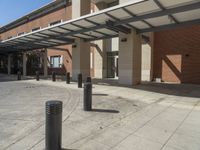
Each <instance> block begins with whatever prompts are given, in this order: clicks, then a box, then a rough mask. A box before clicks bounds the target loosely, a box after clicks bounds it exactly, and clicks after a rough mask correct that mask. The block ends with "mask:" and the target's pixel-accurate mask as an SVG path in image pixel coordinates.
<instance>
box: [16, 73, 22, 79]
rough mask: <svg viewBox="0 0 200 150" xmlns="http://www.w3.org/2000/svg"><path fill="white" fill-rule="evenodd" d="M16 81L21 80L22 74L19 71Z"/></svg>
mask: <svg viewBox="0 0 200 150" xmlns="http://www.w3.org/2000/svg"><path fill="white" fill-rule="evenodd" d="M17 80H22V74H21V72H20V71H18V72H17Z"/></svg>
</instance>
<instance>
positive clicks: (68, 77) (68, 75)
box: [66, 72, 70, 84]
mask: <svg viewBox="0 0 200 150" xmlns="http://www.w3.org/2000/svg"><path fill="white" fill-rule="evenodd" d="M66 83H67V84H70V73H69V72H67V75H66Z"/></svg>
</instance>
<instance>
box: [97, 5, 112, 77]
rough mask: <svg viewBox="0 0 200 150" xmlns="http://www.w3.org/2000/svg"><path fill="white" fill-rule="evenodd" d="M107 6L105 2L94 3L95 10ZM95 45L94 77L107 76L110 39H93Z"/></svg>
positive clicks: (110, 47)
mask: <svg viewBox="0 0 200 150" xmlns="http://www.w3.org/2000/svg"><path fill="white" fill-rule="evenodd" d="M106 8H107V3H106V2H99V3H96V7H95V11H100V10H103V9H106ZM95 44H96V47H95V52H94V58H95V59H94V68H95V69H94V75H95V77H96V78H107V77H108V74H107V70H108V65H107V52H108V51H111V50H112V46H111V45H112V39H105V40H98V41H95Z"/></svg>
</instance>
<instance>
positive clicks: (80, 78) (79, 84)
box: [78, 73, 83, 88]
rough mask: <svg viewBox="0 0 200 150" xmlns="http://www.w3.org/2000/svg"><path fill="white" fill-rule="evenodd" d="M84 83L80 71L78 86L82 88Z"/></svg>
mask: <svg viewBox="0 0 200 150" xmlns="http://www.w3.org/2000/svg"><path fill="white" fill-rule="evenodd" d="M82 83H83V79H82V74H81V73H79V74H78V88H82Z"/></svg>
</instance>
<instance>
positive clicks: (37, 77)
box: [36, 71, 40, 81]
mask: <svg viewBox="0 0 200 150" xmlns="http://www.w3.org/2000/svg"><path fill="white" fill-rule="evenodd" d="M39 80H40V72H39V71H36V81H39Z"/></svg>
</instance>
